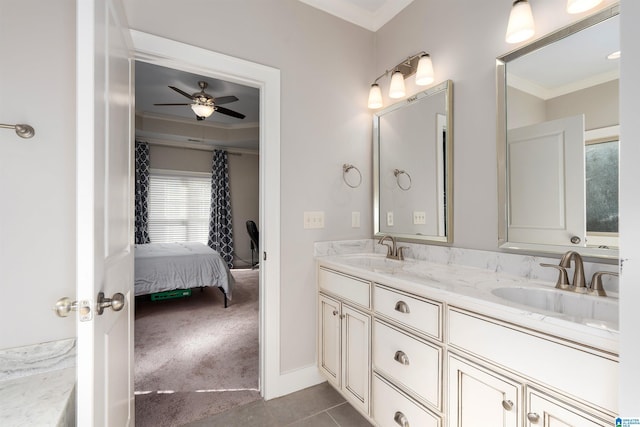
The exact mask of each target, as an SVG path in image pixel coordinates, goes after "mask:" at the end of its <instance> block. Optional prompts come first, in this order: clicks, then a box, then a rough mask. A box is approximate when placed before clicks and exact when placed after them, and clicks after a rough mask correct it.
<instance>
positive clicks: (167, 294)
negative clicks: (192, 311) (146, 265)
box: [151, 289, 191, 301]
mask: <svg viewBox="0 0 640 427" xmlns="http://www.w3.org/2000/svg"><path fill="white" fill-rule="evenodd" d="M190 296H191V289H172V290H170V291H164V292H156V293H154V294H151V301H161V300H165V299H172V298H183V297H190Z"/></svg>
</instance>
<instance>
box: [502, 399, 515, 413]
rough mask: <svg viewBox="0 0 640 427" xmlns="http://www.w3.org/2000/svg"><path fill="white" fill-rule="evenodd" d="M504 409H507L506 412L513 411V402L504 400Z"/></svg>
mask: <svg viewBox="0 0 640 427" xmlns="http://www.w3.org/2000/svg"><path fill="white" fill-rule="evenodd" d="M502 407H503V408H504V409H505V411H510V410H512V409H513V402H512V401H510V400H503V401H502Z"/></svg>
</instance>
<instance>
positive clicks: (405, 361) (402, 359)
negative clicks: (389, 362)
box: [393, 350, 409, 365]
mask: <svg viewBox="0 0 640 427" xmlns="http://www.w3.org/2000/svg"><path fill="white" fill-rule="evenodd" d="M393 360H395V361H396V362H398V363H400V364H402V365H409V357H407V355H406V354H405V352H404V351H402V350H398V351H396V354H395V356H393Z"/></svg>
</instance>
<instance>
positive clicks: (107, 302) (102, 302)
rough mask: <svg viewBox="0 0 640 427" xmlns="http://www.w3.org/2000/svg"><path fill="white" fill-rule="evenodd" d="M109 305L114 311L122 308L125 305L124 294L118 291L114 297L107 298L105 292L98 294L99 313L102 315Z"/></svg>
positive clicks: (97, 307)
mask: <svg viewBox="0 0 640 427" xmlns="http://www.w3.org/2000/svg"><path fill="white" fill-rule="evenodd" d="M107 307H111V309H112V310H113V311H120V310H122V307H124V295H123V294H121V293H120V292H116V293H115V294H113V297H111V298H105V297H104V292H100V293H99V294H98V304H97V305H96V311H97V313H98V315H101V314H102V313H103V312H104V309H105V308H107Z"/></svg>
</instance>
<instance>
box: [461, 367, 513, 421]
mask: <svg viewBox="0 0 640 427" xmlns="http://www.w3.org/2000/svg"><path fill="white" fill-rule="evenodd" d="M521 395H522V386H521V385H520V384H519V383H518V382H516V381H513V380H511V379H509V378H506V377H503V376H501V375H499V374H497V373H495V372H493V371H491V370H489V369H486V368H484V367H482V366H480V365H477V364H474V363H471V362H469V361H466V360H464V359H462V358H459V357H457V356H455V355H450V356H449V408H450V409H449V425H450V426H452V427H453V426H455V427H475V426H479V425H483V426H491V427H519V426H521V421H520V420H521V410H520V407H521V406H522V404H521V402H520V396H521Z"/></svg>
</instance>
